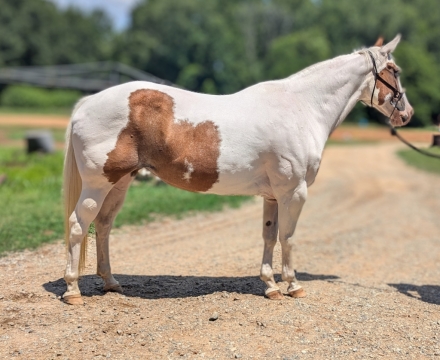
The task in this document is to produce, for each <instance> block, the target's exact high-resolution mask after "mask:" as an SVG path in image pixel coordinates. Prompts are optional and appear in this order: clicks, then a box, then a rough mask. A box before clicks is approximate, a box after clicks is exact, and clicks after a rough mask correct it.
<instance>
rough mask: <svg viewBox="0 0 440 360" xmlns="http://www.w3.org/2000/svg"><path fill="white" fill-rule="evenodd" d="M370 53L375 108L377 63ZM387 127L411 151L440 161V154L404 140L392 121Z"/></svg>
mask: <svg viewBox="0 0 440 360" xmlns="http://www.w3.org/2000/svg"><path fill="white" fill-rule="evenodd" d="M368 53H369V55H370V57H371V60H372V62H373V69H374V87H373V92H372V93H371V106H372V107H373V95H374V90H375V89H376V83H377V67H376V61H375V59H374V56H373V54H372V53H371V52H370V51H368ZM396 107H397V101H396V105H395V106H394V109H393V112H392V113H391V115H390V116H389V119H390V118H391V116H393V114H394V110H396ZM386 125H387V126H388V127H389V128H390V130H391V135H392V136H395V137H397V138H398V139H399V140H400V141H401V142H402V143H404V144H405V145H406V146H408V147H410V148H411V149H413V150H415V151H417V152H418V153H420V154H423V155H426V156H429V157H433V158H436V159H440V155H438V154H434V153H431V152H429V151H426V150H423V149H420V148H418V147H417V146H415V145H413V144H411V143H410V142H409V141H407V140H405V139H404V138H403V137H402V136H401V135H400V134H399V133H398V132H397V129H396V128H394V127H393V126H392V125H391V123H390V121H388V122H387V123H386Z"/></svg>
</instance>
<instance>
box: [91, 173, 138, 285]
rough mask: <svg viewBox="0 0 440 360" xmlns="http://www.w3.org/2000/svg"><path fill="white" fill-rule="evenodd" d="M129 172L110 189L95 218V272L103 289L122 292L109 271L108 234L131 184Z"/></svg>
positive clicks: (131, 178)
mask: <svg viewBox="0 0 440 360" xmlns="http://www.w3.org/2000/svg"><path fill="white" fill-rule="evenodd" d="M132 180H133V177H132V176H131V174H127V175H125V176H124V177H123V178H121V179H120V180H119V181H118V182H117V183H116V184H115V186H114V187H113V188H112V189H111V190H110V192H109V193H108V195H107V197H106V198H105V200H104V203H103V204H102V207H101V210H100V211H99V213H98V216H97V217H96V219H95V230H96V254H97V258H98V259H97V260H98V266H97V274H98V275H99V276H100V277H101V278H102V279H103V280H104V291H116V292H120V293H122V288H121V286H120V285H119V283H118V282H117V281H116V280H115V278H114V277H113V275H112V273H111V268H110V256H109V235H110V230H111V228H112V226H113V221H114V220H115V217H116V215H117V213H118V212H119V210H120V208H121V206H122V204H123V203H124V199H125V195H126V193H127V190H128V188H129V186H130V184H131V181H132Z"/></svg>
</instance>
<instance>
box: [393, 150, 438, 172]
mask: <svg viewBox="0 0 440 360" xmlns="http://www.w3.org/2000/svg"><path fill="white" fill-rule="evenodd" d="M426 150H427V151H429V152H431V153H434V154H437V155H440V148H439V147H432V148H429V149H426ZM397 154H398V155H399V157H401V158H402V159H403V160H404V161H405V162H406V163H407V164H408V165H411V166H414V167H416V168H417V169H420V170H424V171H428V172H431V173H435V174H440V160H439V159H436V158H432V157H428V156H426V155H423V154H420V153H418V152H416V151H414V150H411V149H408V150H406V149H405V150H400V151H398V152H397Z"/></svg>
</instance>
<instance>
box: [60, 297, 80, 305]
mask: <svg viewBox="0 0 440 360" xmlns="http://www.w3.org/2000/svg"><path fill="white" fill-rule="evenodd" d="M63 301H64V302H65V303H66V304H69V305H83V304H84V301H83V299H82V297H81V295H80V294H75V295H66V296H63Z"/></svg>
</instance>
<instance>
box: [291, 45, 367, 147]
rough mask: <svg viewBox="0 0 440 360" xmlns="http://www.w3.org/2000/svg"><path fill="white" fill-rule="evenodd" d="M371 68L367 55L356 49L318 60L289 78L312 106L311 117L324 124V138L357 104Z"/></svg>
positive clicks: (304, 99) (296, 95) (309, 105)
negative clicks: (366, 59) (325, 59)
mask: <svg viewBox="0 0 440 360" xmlns="http://www.w3.org/2000/svg"><path fill="white" fill-rule="evenodd" d="M369 71H370V69H369V65H368V62H367V61H365V58H364V56H363V55H361V54H359V53H355V54H350V55H344V56H339V57H337V58H334V59H332V60H329V61H325V62H322V63H319V64H317V65H314V66H312V67H310V68H307V69H305V70H303V71H301V72H299V73H297V74H295V75H293V76H291V77H289V78H288V79H287V80H288V81H289V83H290V89H291V91H292V92H293V93H294V94H293V96H295V97H298V96H299V97H300V98H301V102H305V103H306V106H307V108H308V109H309V110H310V113H311V115H312V116H311V118H310V119H308V121H311V122H312V123H313V122H314V123H316V124H314V125H316V126H319V127H320V128H322V131H323V136H324V137H326V138H325V140H324V141H326V140H327V138H328V136H329V135H330V134H331V132H332V131H333V130H334V129H335V128H336V127H337V126H338V125H339V124H340V123H341V122H342V121H343V120H344V119H345V117H346V116H347V115H348V113H349V112H350V111H351V110H352V109H353V107H354V106H355V105H356V102H357V101H358V99H359V98H360V96H361V93H362V91H363V89H364V87H365V86H366V81H365V80H366V75H367V74H368V72H369Z"/></svg>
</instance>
